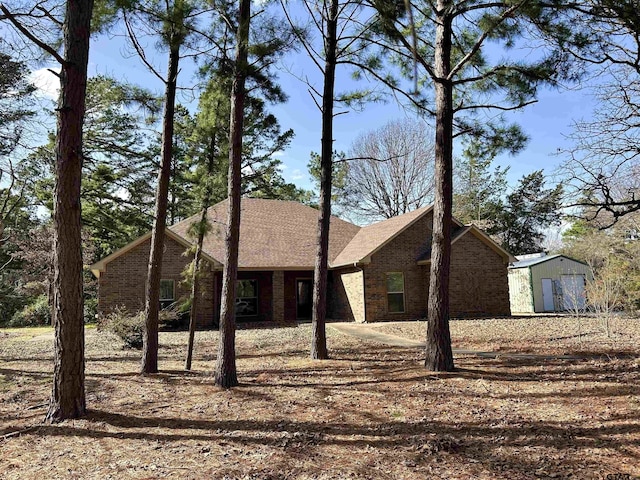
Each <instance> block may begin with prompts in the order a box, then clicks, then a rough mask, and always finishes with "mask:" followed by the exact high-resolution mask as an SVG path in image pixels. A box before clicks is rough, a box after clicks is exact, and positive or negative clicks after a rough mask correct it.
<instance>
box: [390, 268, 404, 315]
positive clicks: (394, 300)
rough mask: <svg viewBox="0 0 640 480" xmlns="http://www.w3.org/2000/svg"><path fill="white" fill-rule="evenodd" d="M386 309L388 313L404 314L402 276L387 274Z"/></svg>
mask: <svg viewBox="0 0 640 480" xmlns="http://www.w3.org/2000/svg"><path fill="white" fill-rule="evenodd" d="M387 308H388V309H389V313H404V275H403V273H402V272H393V273H387Z"/></svg>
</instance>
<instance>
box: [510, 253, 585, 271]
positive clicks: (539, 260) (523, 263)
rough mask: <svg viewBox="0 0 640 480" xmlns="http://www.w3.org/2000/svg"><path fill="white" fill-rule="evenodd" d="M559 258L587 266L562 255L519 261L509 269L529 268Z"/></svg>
mask: <svg viewBox="0 0 640 480" xmlns="http://www.w3.org/2000/svg"><path fill="white" fill-rule="evenodd" d="M559 257H562V258H566V259H567V260H570V261H572V262H576V263H581V264H582V265H587V264H586V263H584V262H581V261H580V260H576V259H575V258H571V257H567V256H566V255H561V254H555V255H547V256H544V257H535V258H527V259H525V260H519V261H517V262H513V265H511V266H510V267H509V268H510V269H515V268H528V267H532V266H534V265H539V264H541V263H544V262H548V261H549V260H553V259H555V258H559Z"/></svg>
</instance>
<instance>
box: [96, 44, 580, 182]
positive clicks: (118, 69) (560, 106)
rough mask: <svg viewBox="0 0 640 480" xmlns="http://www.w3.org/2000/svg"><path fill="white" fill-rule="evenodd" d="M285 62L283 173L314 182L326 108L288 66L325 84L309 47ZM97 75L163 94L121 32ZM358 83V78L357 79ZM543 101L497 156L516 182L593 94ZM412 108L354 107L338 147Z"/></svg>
mask: <svg viewBox="0 0 640 480" xmlns="http://www.w3.org/2000/svg"><path fill="white" fill-rule="evenodd" d="M155 61H156V63H157V65H158V67H160V69H161V70H164V68H165V63H166V60H165V59H164V58H162V57H157V58H156V60H155ZM283 63H284V64H285V66H284V67H283V68H282V69H281V70H280V71H279V72H278V77H279V82H280V84H281V85H282V87H283V89H284V91H285V92H287V94H288V95H289V100H288V101H287V103H285V104H282V105H276V106H273V107H272V111H273V113H274V114H275V115H276V116H277V117H278V119H279V121H280V123H281V126H282V128H283V129H288V128H292V129H293V130H294V132H295V138H294V139H293V141H292V143H291V146H290V147H289V148H288V149H287V150H286V151H284V152H281V154H279V158H280V159H281V160H282V162H283V175H284V177H285V179H286V180H287V181H291V182H294V183H296V184H297V185H298V186H301V187H304V188H310V187H311V181H310V178H309V175H308V172H307V167H306V165H307V162H308V159H309V154H310V152H312V151H319V149H320V138H321V134H320V125H321V118H320V112H319V110H318V109H317V107H316V106H315V104H314V102H313V101H312V99H311V97H310V95H309V93H308V91H307V86H306V85H305V84H304V83H302V82H301V81H300V80H298V79H297V78H295V77H294V76H293V75H291V74H290V73H288V72H287V71H286V70H291V71H293V72H294V73H295V74H302V73H304V74H305V75H307V76H309V77H311V78H316V79H317V80H318V84H317V85H318V86H319V87H320V86H321V85H320V83H319V82H320V79H319V73H318V71H317V68H316V67H315V66H314V65H313V64H312V62H311V61H309V60H308V59H306V57H305V55H304V54H303V53H295V54H291V55H289V56H288V57H287V58H285V60H284V62H283ZM89 72H90V74H91V75H96V74H103V75H110V76H113V77H115V78H117V79H120V80H127V81H129V82H131V83H135V84H139V85H142V86H144V87H146V88H149V89H151V90H152V91H154V92H156V93H158V94H161V93H162V90H163V86H162V84H161V83H160V81H159V80H158V79H157V78H155V77H154V76H153V75H152V74H150V73H149V72H148V71H147V69H146V67H144V66H143V65H142V63H141V62H140V60H139V59H138V58H137V57H136V56H135V55H132V54H131V52H128V51H127V48H126V46H125V43H124V42H123V40H122V38H119V37H111V38H110V37H107V36H101V37H100V38H97V39H94V41H93V42H92V45H91V54H90V66H89ZM193 72H194V67H193V65H192V64H191V63H189V62H183V65H182V69H181V73H180V77H179V83H180V84H181V85H184V86H190V85H192V84H193V83H194V81H195V79H194V76H193ZM349 75H350V73H349V71H348V70H346V69H341V70H339V71H338V81H337V91H339V90H340V88H341V87H343V88H345V89H352V88H353V85H354V83H353V82H352V81H351V79H350V78H349ZM355 85H357V84H355ZM178 100H179V102H181V103H184V104H189V103H191V105H192V106H193V107H194V108H195V101H194V100H193V96H192V95H191V94H190V93H189V94H184V93H183V94H182V95H181V96H180V97H179V99H178ZM538 100H539V101H538V102H537V103H536V104H534V105H530V106H528V107H526V108H525V109H524V110H523V111H521V112H515V113H511V114H509V119H512V120H514V121H516V122H518V123H519V124H520V125H521V126H522V128H523V130H524V131H525V133H526V134H527V135H528V136H529V137H530V141H529V143H528V146H527V148H526V149H525V150H523V151H522V152H520V153H519V154H518V155H517V156H515V157H512V156H508V155H504V156H501V157H498V158H497V159H496V160H495V163H496V165H503V166H506V165H510V166H511V169H510V174H509V181H510V183H511V184H515V182H516V181H517V179H518V178H520V177H521V176H522V175H524V174H526V173H529V172H531V171H533V170H536V169H541V168H543V169H544V170H545V172H546V173H547V174H548V175H551V174H552V173H553V170H554V169H555V167H556V165H557V164H558V163H559V162H560V161H561V157H559V156H557V155H554V154H555V153H556V152H557V151H558V149H559V148H563V147H566V146H568V141H567V140H566V138H565V136H566V135H568V134H569V133H570V132H571V125H572V123H573V122H574V121H576V120H580V119H584V118H588V117H589V115H590V113H591V104H592V102H591V98H590V96H589V95H587V94H586V93H585V92H584V91H580V90H578V89H573V90H569V89H564V90H549V89H543V90H541V91H540V94H539V97H538ZM411 115H412V114H411V112H408V111H405V110H403V109H402V108H401V107H400V106H398V105H397V104H396V103H395V102H394V101H393V100H391V101H389V102H387V103H377V104H370V105H368V106H367V107H366V108H365V109H364V110H363V111H361V112H358V111H350V112H349V113H347V114H344V115H339V116H338V117H336V120H335V126H334V139H335V149H336V150H345V151H347V150H348V149H349V147H350V145H351V143H352V142H353V140H355V138H356V137H357V136H358V135H360V134H362V133H365V132H367V131H369V130H372V129H375V128H378V127H380V126H382V125H384V124H385V123H387V122H388V121H390V120H395V119H398V118H403V117H410V116H411Z"/></svg>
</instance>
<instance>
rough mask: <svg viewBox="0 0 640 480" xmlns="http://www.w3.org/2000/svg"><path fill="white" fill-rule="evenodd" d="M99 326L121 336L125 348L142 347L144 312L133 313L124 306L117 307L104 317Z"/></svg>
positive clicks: (138, 348)
mask: <svg viewBox="0 0 640 480" xmlns="http://www.w3.org/2000/svg"><path fill="white" fill-rule="evenodd" d="M98 328H99V329H100V330H102V329H104V330H107V331H108V332H111V333H113V334H115V335H116V336H118V337H120V339H122V341H123V342H124V348H135V349H137V350H140V349H141V348H142V332H143V329H144V312H138V313H137V314H135V315H131V314H130V313H129V312H127V310H125V309H123V308H116V310H115V311H113V312H112V313H110V314H108V315H107V316H105V317H103V318H102V320H101V321H100V322H99V325H98Z"/></svg>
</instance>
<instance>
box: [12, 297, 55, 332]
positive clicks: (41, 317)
mask: <svg viewBox="0 0 640 480" xmlns="http://www.w3.org/2000/svg"><path fill="white" fill-rule="evenodd" d="M50 324H51V308H50V307H49V299H48V298H47V296H46V295H40V296H38V297H36V298H35V299H34V301H33V302H31V303H30V304H28V305H27V306H26V307H24V308H23V309H22V310H19V311H17V312H16V313H14V315H13V317H12V318H11V321H10V322H9V326H10V327H37V326H40V325H50Z"/></svg>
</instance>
